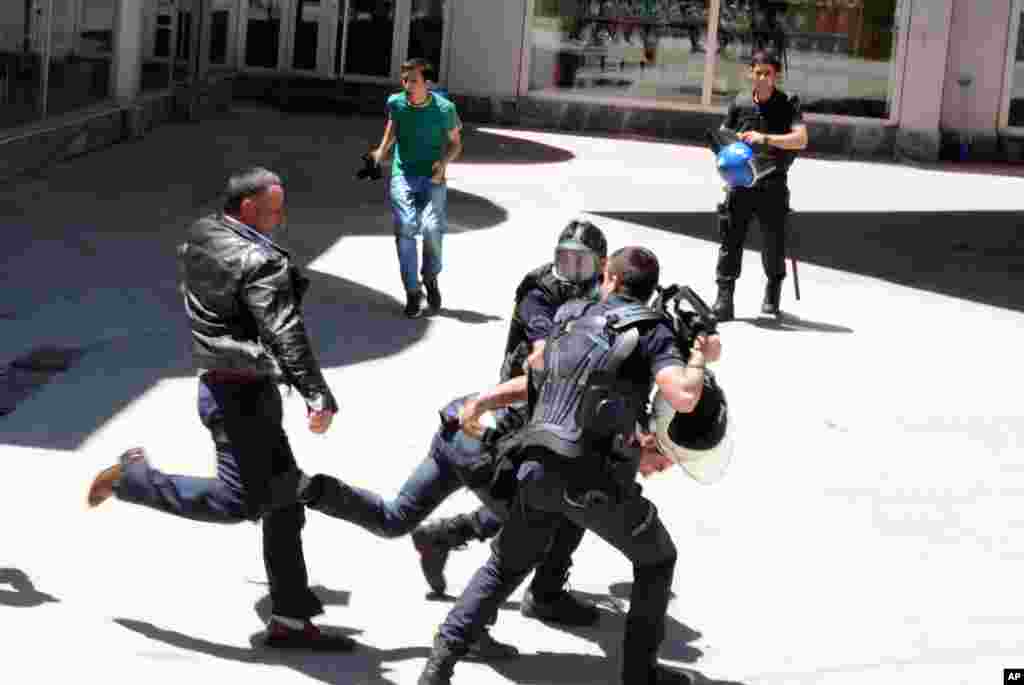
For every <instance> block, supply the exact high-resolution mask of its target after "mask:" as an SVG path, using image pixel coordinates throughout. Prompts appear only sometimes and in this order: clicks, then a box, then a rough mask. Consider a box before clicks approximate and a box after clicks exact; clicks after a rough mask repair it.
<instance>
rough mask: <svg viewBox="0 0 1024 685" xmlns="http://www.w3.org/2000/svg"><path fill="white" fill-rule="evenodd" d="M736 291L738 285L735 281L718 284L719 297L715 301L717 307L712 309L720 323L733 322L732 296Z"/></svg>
mask: <svg viewBox="0 0 1024 685" xmlns="http://www.w3.org/2000/svg"><path fill="white" fill-rule="evenodd" d="M735 289H736V283H735V282H733V281H719V282H718V297H717V298H716V299H715V305H714V306H713V307H712V308H711V309H712V310H713V311H714V313H715V318H716V319H718V320H719V321H732V318H733V307H732V294H733V291H734V290H735Z"/></svg>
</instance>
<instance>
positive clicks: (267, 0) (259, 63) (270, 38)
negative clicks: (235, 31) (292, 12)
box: [239, 0, 285, 70]
mask: <svg viewBox="0 0 1024 685" xmlns="http://www.w3.org/2000/svg"><path fill="white" fill-rule="evenodd" d="M284 10H285V2H284V0H242V5H241V12H242V16H241V21H240V22H239V26H240V28H241V33H242V35H241V38H240V41H239V43H240V45H241V48H242V67H243V68H245V69H255V70H260V69H274V70H276V69H277V68H278V66H279V65H280V64H281V63H282V59H281V56H282V54H283V43H282V40H281V29H282V27H283V19H284V16H285V14H284Z"/></svg>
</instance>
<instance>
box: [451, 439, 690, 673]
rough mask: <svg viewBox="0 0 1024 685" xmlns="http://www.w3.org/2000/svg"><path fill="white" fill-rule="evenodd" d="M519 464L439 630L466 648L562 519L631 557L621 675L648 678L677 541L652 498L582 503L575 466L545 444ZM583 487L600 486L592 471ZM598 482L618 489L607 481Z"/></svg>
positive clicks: (636, 493) (632, 493)
mask: <svg viewBox="0 0 1024 685" xmlns="http://www.w3.org/2000/svg"><path fill="white" fill-rule="evenodd" d="M524 457H525V459H526V460H525V461H524V463H523V465H522V466H521V467H520V469H519V480H520V485H519V494H518V497H517V499H516V502H515V503H514V505H513V506H512V508H511V511H510V514H509V518H508V520H507V521H506V522H505V526H504V527H503V528H502V529H501V532H500V533H499V534H498V537H497V538H495V539H494V541H493V542H492V543H491V556H490V558H489V559H488V560H487V563H486V564H485V565H484V566H483V567H482V568H480V570H478V571H477V572H476V573H475V574H474V576H473V578H472V580H471V581H470V582H469V585H468V586H467V587H466V589H465V590H464V591H463V593H462V596H461V597H460V598H459V600H458V602H456V604H455V607H454V608H452V610H451V612H450V613H449V614H448V617H447V618H446V619H445V621H444V623H443V624H442V625H441V628H440V629H439V631H438V632H439V634H440V636H441V638H442V639H443V640H444V641H445V643H446V644H447V645H448V646H449V647H450V648H451V649H452V651H453V652H454V653H456V654H463V653H465V651H466V649H467V646H468V645H469V644H471V643H472V642H473V641H475V640H476V639H477V638H478V637H479V635H480V632H481V631H482V630H483V628H484V626H485V625H486V624H487V621H488V619H489V617H491V616H493V615H495V614H496V612H497V609H498V607H499V606H501V604H502V603H503V602H504V601H505V600H506V599H507V598H508V597H509V595H511V594H512V593H513V592H514V591H515V589H516V588H517V587H518V586H519V585H520V584H521V583H522V582H523V580H524V579H525V578H526V576H527V575H528V574H529V572H530V571H531V570H532V569H533V568H534V567H535V566H536V565H537V564H538V563H539V562H540V561H541V560H542V559H543V558H544V555H545V552H546V551H547V550H548V549H549V548H550V546H551V544H552V542H553V540H554V537H555V536H556V534H557V532H558V530H559V526H560V524H561V523H562V522H563V521H565V520H566V519H568V520H570V521H572V522H573V523H575V524H576V525H578V526H580V527H581V528H585V529H587V530H591V531H593V532H594V533H596V534H597V535H598V536H599V537H600V538H602V539H603V540H604V541H605V542H607V543H608V544H610V545H612V546H613V547H615V548H616V549H618V550H619V551H620V552H622V554H623V555H624V556H625V557H626V558H627V559H629V561H630V562H632V564H633V592H632V595H631V597H630V605H629V614H628V615H627V617H626V635H625V641H624V648H623V663H622V677H623V682H625V683H640V682H647V681H649V679H650V678H651V672H652V669H653V666H654V664H655V663H656V660H657V654H658V647H659V646H660V645H661V642H662V640H663V639H664V637H665V614H666V612H667V610H668V602H669V597H670V587H671V585H672V576H673V573H674V570H675V563H676V548H675V545H674V544H673V543H672V538H671V537H670V536H669V534H668V531H667V530H665V526H664V525H663V524H662V522H661V520H660V519H659V517H658V512H657V509H656V508H655V507H654V505H653V504H652V503H651V502H650V501H649V500H647V499H646V498H645V497H643V496H642V495H641V493H640V486H639V485H638V484H636V483H631V484H630V485H631V487H628V488H626V489H625V490H626V491H625V492H621V495H620V496H619V497H613V498H611V499H609V500H608V501H605V502H594V503H591V504H589V505H586V506H583V505H581V504H580V503H579V501H578V500H574V499H573V497H572V496H569V497H567V494H568V493H571V492H573V491H574V485H573V484H574V483H575V482H579V478H578V477H577V473H578V472H575V470H576V468H579V467H575V468H574V467H572V466H570V465H566V464H565V463H564V462H560V461H559V459H558V458H557V457H556V456H555V455H554V454H552V453H551V452H548V451H547V450H545V449H543V448H530V450H529V451H528V452H526V453H525V454H524ZM587 482H588V487H590V488H593V487H597V486H599V485H600V483H599V479H595V478H594V477H589V478H588V479H587ZM605 486H606V487H603V488H601V489H603V490H606V491H608V492H614V491H617V490H618V491H621V490H622V487H621V486H620V484H618V483H615V482H611V480H610V479H609V482H608V483H606V484H605Z"/></svg>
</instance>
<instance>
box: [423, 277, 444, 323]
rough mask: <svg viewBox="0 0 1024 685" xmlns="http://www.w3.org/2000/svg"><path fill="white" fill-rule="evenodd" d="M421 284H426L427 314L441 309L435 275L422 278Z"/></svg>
mask: <svg viewBox="0 0 1024 685" xmlns="http://www.w3.org/2000/svg"><path fill="white" fill-rule="evenodd" d="M423 285H425V286H427V311H426V314H427V315H428V316H430V315H433V314H437V313H438V312H439V311H441V290H440V289H439V288H438V287H437V276H430V277H429V278H424V279H423Z"/></svg>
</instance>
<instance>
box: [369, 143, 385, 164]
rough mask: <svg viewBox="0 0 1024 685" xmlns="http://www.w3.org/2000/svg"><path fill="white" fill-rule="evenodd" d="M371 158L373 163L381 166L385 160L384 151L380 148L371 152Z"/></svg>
mask: <svg viewBox="0 0 1024 685" xmlns="http://www.w3.org/2000/svg"><path fill="white" fill-rule="evenodd" d="M370 157H371V158H372V159H373V163H374V164H376V165H377V166H380V163H381V161H382V160H383V159H384V151H383V150H381V149H380V148H379V147H375V148H373V149H372V150H370Z"/></svg>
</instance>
